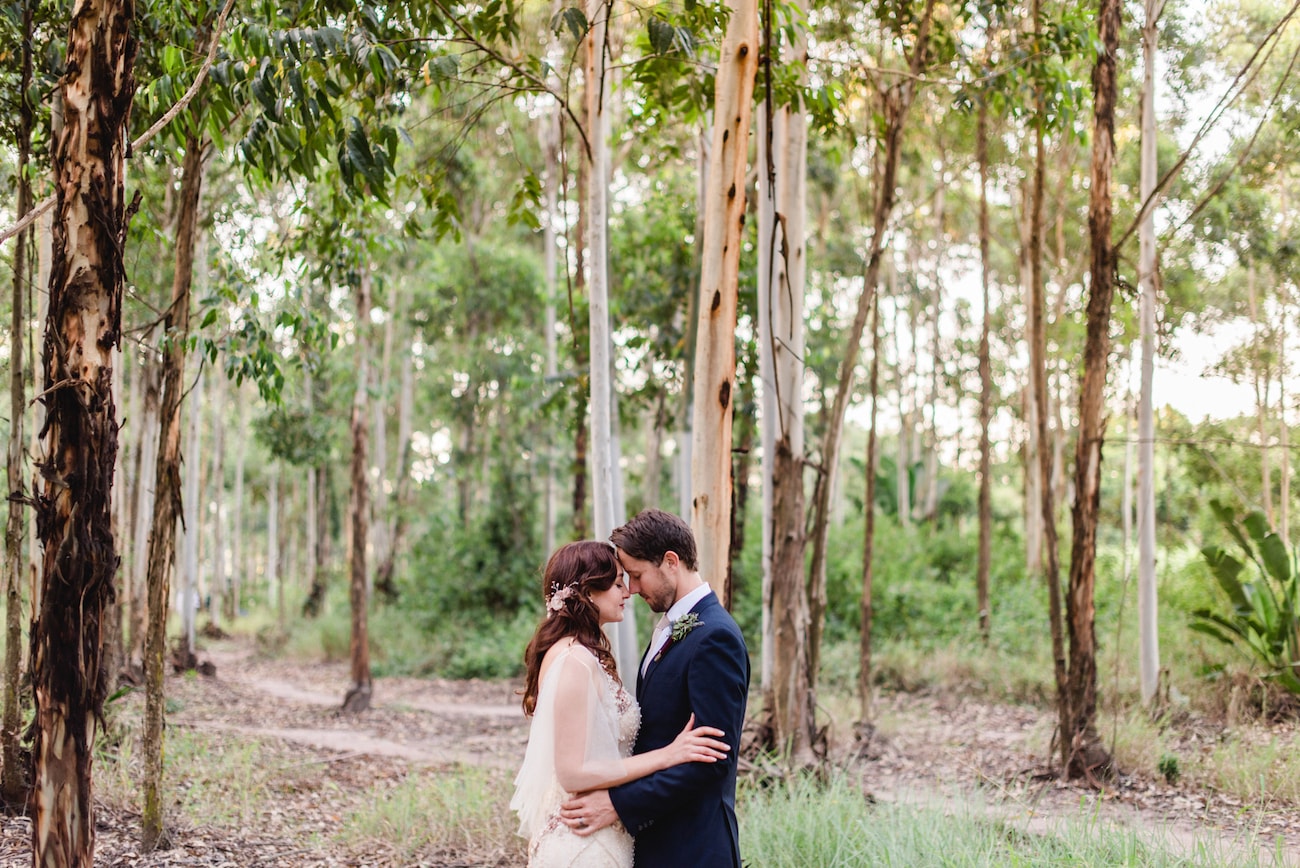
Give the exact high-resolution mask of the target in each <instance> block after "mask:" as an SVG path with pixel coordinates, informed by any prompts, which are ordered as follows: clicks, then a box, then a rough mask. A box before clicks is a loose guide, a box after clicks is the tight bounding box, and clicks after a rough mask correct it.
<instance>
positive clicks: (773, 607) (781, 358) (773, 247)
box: [757, 4, 810, 752]
mask: <svg viewBox="0 0 1300 868" xmlns="http://www.w3.org/2000/svg"><path fill="white" fill-rule="evenodd" d="M800 5H801V4H797V5H796V11H795V14H796V16H797V17H801V14H802V13H801V12H800V11H799V10H798V6H800ZM795 32H796V33H797V34H798V36H797V37H796V39H795V41H794V42H793V44H791V45H787V46H783V47H782V61H783V62H785V63H789V62H791V61H794V62H797V63H800V64H802V63H803V62H804V61H805V60H806V55H807V39H806V37H805V36H804V31H803V28H802V26H800V25H796V28H795ZM771 100H772V96H771V94H770V93H769V94H768V96H767V105H766V106H765V110H764V111H761V112H760V113H759V116H758V171H759V183H758V191H757V195H758V359H759V377H760V379H761V381H762V384H763V386H762V408H761V414H760V415H761V418H762V429H761V432H760V436H761V443H762V477H763V487H762V491H763V513H762V548H763V606H762V630H763V642H762V658H761V661H762V665H761V683H762V686H763V691H764V695H765V701H766V704H767V707H768V713H769V715H770V716H771V725H772V727H773V730H774V732H775V733H776V738H777V741H778V743H779V744H780V743H787V742H788V743H789V744H790V746H791V747H792V748H793V751H792V752H798V751H799V750H801V749H803V748H804V747H805V746H806V742H807V736H808V735H810V733H808V732H807V731H806V729H805V728H804V726H803V723H804V722H805V720H804V717H803V714H804V712H806V711H808V710H809V708H808V702H809V677H808V671H807V667H808V660H807V638H808V600H807V594H806V592H805V589H804V577H803V561H804V551H805V548H806V543H807V537H806V532H805V528H804V521H805V519H804V488H803V466H804V465H803V462H804V425H803V395H802V389H803V356H804V333H803V307H804V287H805V274H806V257H805V247H806V239H805V233H804V226H805V222H806V213H807V207H806V201H807V194H806V188H807V174H808V169H807V159H808V134H807V122H806V121H805V119H804V112H803V107H802V106H801V105H799V104H796V105H794V106H774V105H771ZM769 111H770V112H771V124H770V127H769V123H768V112H769Z"/></svg>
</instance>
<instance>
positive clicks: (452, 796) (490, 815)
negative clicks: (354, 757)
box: [337, 766, 525, 864]
mask: <svg viewBox="0 0 1300 868" xmlns="http://www.w3.org/2000/svg"><path fill="white" fill-rule="evenodd" d="M511 792H512V785H511V782H510V778H509V777H508V776H507V775H506V774H505V773H504V772H501V771H497V770H491V769H484V768H477V767H473V766H455V767H452V768H450V769H438V770H428V771H413V772H412V773H411V774H409V775H408V776H407V777H406V778H405V779H404V780H402V781H400V782H399V783H397V784H396V785H387V784H378V785H376V786H375V787H374V788H373V789H372V790H371V791H370V792H369V793H368V794H366V795H365V796H364V797H362V798H361V799H360V802H361V804H362V805H363V806H362V807H360V808H357V809H356V810H354V811H352V812H351V813H350V814H349V815H348V816H347V817H346V818H345V819H344V822H343V825H342V829H341V831H340V832H339V834H338V836H337V839H338V840H339V841H340V843H342V844H344V845H345V846H346V847H347V848H348V849H349V850H352V851H354V852H371V853H373V852H374V851H375V850H376V849H378V850H380V851H385V852H387V853H388V854H390V855H391V856H393V857H396V861H398V862H400V863H401V864H409V863H411V862H412V861H414V860H415V859H416V857H418V856H425V857H428V856H430V855H432V854H439V853H455V854H464V853H473V854H475V857H476V859H477V860H489V861H487V862H486V864H496V863H497V862H501V863H503V864H521V863H522V862H523V861H524V858H525V857H524V850H525V842H524V840H523V839H522V838H520V837H519V836H518V835H516V834H515V829H516V827H517V826H518V821H517V819H516V817H515V814H514V813H513V812H512V811H510V809H509V802H510V794H511ZM475 864H484V862H483V861H478V862H476V863H475Z"/></svg>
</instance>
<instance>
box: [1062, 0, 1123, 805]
mask: <svg viewBox="0 0 1300 868" xmlns="http://www.w3.org/2000/svg"><path fill="white" fill-rule="evenodd" d="M1120 13H1121V10H1120V3H1119V0H1101V5H1100V8H1099V9H1098V12H1097V29H1098V41H1099V42H1100V44H1101V47H1102V50H1101V51H1100V52H1098V54H1097V62H1096V65H1095V66H1094V67H1093V72H1092V86H1093V127H1092V187H1091V190H1090V192H1089V201H1088V229H1089V235H1090V237H1091V248H1092V264H1091V270H1090V276H1091V282H1090V286H1089V292H1088V319H1087V338H1086V341H1085V343H1084V350H1083V385H1082V387H1081V388H1080V390H1079V438H1078V440H1077V441H1076V442H1075V450H1074V486H1075V489H1074V490H1075V498H1074V509H1073V518H1074V538H1073V544H1072V546H1071V549H1070V553H1071V557H1070V590H1069V595H1068V597H1067V598H1066V605H1067V616H1068V624H1069V630H1070V680H1069V704H1068V710H1069V714H1070V717H1069V721H1068V723H1069V726H1068V728H1067V729H1065V730H1064V731H1063V732H1062V733H1061V742H1062V750H1063V758H1064V763H1063V771H1064V772H1065V774H1067V775H1068V776H1069V777H1071V778H1074V777H1087V778H1089V779H1090V780H1093V779H1095V777H1109V776H1110V774H1111V773H1112V771H1113V764H1112V761H1111V757H1110V754H1109V753H1108V752H1107V751H1106V748H1105V746H1104V745H1103V744H1102V742H1101V738H1100V737H1099V736H1098V734H1097V727H1096V717H1097V636H1096V630H1095V624H1094V620H1095V608H1094V597H1095V588H1096V564H1097V514H1098V511H1099V509H1100V506H1101V447H1102V441H1103V439H1104V437H1105V434H1106V419H1105V416H1104V407H1103V398H1104V394H1103V393H1104V391H1105V387H1106V368H1107V363H1108V361H1109V359H1108V357H1109V355H1110V313H1111V302H1112V300H1113V298H1114V295H1115V272H1116V263H1115V248H1114V244H1113V242H1112V239H1111V216H1112V211H1113V209H1112V204H1111V191H1110V188H1111V177H1112V174H1113V171H1114V165H1115V99H1116V95H1117V93H1118V83H1117V75H1118V73H1117V71H1116V68H1115V67H1116V64H1115V55H1116V52H1117V51H1118V49H1119V29H1120Z"/></svg>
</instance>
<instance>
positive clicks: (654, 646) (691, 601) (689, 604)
mask: <svg viewBox="0 0 1300 868" xmlns="http://www.w3.org/2000/svg"><path fill="white" fill-rule="evenodd" d="M711 593H713V589H712V588H710V587H709V586H708V584H707V583H705V584H702V585H700V586H699V587H698V588H696V589H695V590H693V591H691V592H690V593H689V594H687V595H686V596H684V597H682V598H681V599H680V600H678V601H677V602H676V603H673V605H672V607H671V608H670V609H669V610H668V611H667V612H665V613H664V614H663V616H662V617H660V618H659V621H658V623H656V624H655V632H654V636H652V637H651V639H650V648H649V650H647V651H646V652H645V658H644V659H642V661H641V674H642V675H645V672H646V670H647V669H649V668H650V661H651V660H653V659H654V658H655V655H656V654H658V653H659V650H660V649H661V648H663V647H664V646H665V645H667V644H668V637H669V636H671V635H672V632H673V631H672V629H671V627H672V625H673V624H674V623H675V622H676V621H677V619H678V618H680V617H681V616H682V615H685V614H686V613H687V612H689V611H690V610H691V609H694V608H695V604H696V603H698V602H699V601H700V600H703V599H704V598H705V597H707V596H708V595H709V594H711Z"/></svg>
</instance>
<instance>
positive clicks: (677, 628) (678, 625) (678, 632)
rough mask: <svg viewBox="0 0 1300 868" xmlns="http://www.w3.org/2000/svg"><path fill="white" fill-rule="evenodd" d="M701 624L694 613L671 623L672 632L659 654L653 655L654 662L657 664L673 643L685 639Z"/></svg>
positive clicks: (689, 613)
mask: <svg viewBox="0 0 1300 868" xmlns="http://www.w3.org/2000/svg"><path fill="white" fill-rule="evenodd" d="M703 623H704V622H703V621H701V620H700V616H699V615H697V614H695V613H694V612H687V613H686V614H685V615H682V616H681V617H680V618H678V619H677V620H676V621H673V626H672V632H671V633H669V634H668V641H667V642H665V643H664V647H662V648H660V649H659V653H658V654H656V655H655V662H656V663H658V662H659V658H660V657H663V656H664V654H666V653H667V652H668V649H669V648H671V647H673V643H675V642H680V641H681V640H683V639H685V638H686V636H687V635H688V634H689V633H690V632H691V631H692V630H694V629H695V628H696V627H698V626H700V625H701V624H703Z"/></svg>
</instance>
